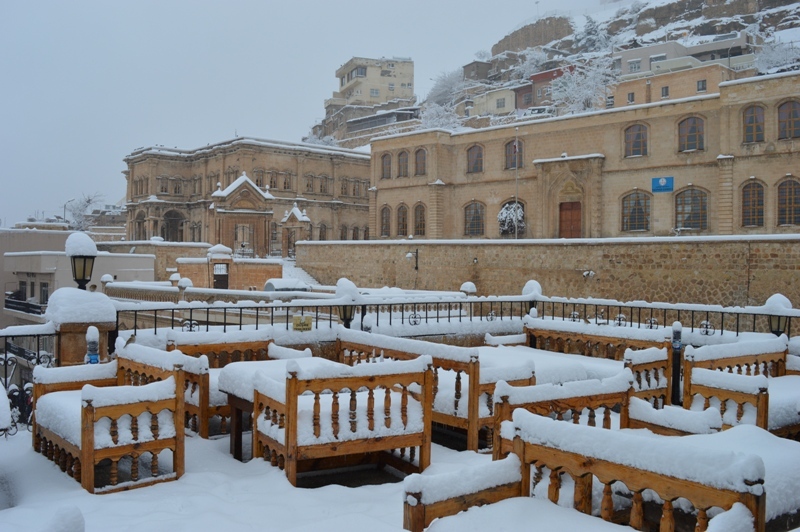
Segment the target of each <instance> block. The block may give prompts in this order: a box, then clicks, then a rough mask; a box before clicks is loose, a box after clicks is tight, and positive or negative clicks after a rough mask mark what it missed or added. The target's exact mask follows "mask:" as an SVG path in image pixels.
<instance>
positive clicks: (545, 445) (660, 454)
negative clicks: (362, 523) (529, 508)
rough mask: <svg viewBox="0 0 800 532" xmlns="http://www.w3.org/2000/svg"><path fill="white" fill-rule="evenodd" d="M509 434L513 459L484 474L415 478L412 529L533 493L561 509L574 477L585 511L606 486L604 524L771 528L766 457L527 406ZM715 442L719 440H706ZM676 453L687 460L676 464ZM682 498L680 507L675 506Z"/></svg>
mask: <svg viewBox="0 0 800 532" xmlns="http://www.w3.org/2000/svg"><path fill="white" fill-rule="evenodd" d="M500 430H501V431H502V437H503V438H504V439H508V440H511V444H510V447H511V448H512V449H513V454H512V455H510V456H509V457H508V458H506V459H503V460H498V461H493V462H492V463H490V464H484V465H482V466H480V467H479V468H475V471H472V470H464V469H461V470H459V471H457V472H453V473H447V474H440V475H430V476H428V475H411V476H409V477H407V478H406V479H405V481H404V490H405V502H404V515H403V525H404V528H405V529H406V530H412V531H421V530H424V529H425V528H426V527H427V526H428V525H429V524H430V523H431V521H433V520H434V519H436V518H442V517H447V516H450V515H454V514H456V513H458V512H461V511H463V510H466V509H468V508H469V507H470V506H477V505H484V504H490V503H493V502H497V501H499V500H502V499H506V498H509V497H530V496H531V494H533V495H534V496H536V497H543V496H546V497H547V498H548V499H550V501H552V502H555V503H557V502H558V500H559V497H560V491H561V486H562V479H561V477H562V475H564V474H568V475H569V476H570V477H572V480H573V483H574V494H573V507H574V508H575V509H576V510H578V511H580V512H582V513H584V514H591V512H592V503H593V490H592V485H593V483H594V481H595V479H596V480H597V481H599V482H600V483H601V484H602V485H603V489H602V497H601V498H600V500H599V501H598V500H595V501H594V502H595V505H598V504H597V503H599V508H600V516H601V518H602V519H604V520H606V521H611V520H612V519H613V520H614V521H615V522H624V523H628V524H629V525H630V526H631V527H632V528H635V529H637V530H643V529H645V527H647V529H648V530H653V529H655V528H656V527H658V528H659V529H660V530H662V531H672V530H675V523H676V518H678V519H687V520H689V521H695V522H696V528H695V530H697V531H701V532H702V531H705V530H706V529H707V528H708V525H709V518H708V511H709V510H710V509H711V508H720V509H722V510H726V511H734V512H736V513H737V516H740V517H741V516H744V517H745V518H749V517H752V519H753V523H754V529H755V530H756V531H758V532H763V531H764V529H765V523H766V514H767V511H766V510H767V508H766V503H767V497H766V496H765V488H764V478H765V466H764V461H763V460H762V458H761V457H759V456H756V455H754V454H744V453H741V452H731V451H726V450H725V449H724V447H720V446H716V447H713V443H712V442H711V440H709V446H710V447H712V448H706V447H703V446H702V445H698V443H699V442H697V443H695V442H696V441H697V440H694V441H693V440H691V438H700V436H691V437H687V438H669V439H665V438H660V437H654V436H644V435H639V434H636V433H633V432H627V431H624V432H623V431H611V430H597V429H595V428H591V427H587V426H584V425H574V424H571V423H563V422H559V421H556V420H553V419H550V418H547V417H544V416H539V415H536V414H532V413H530V412H526V411H524V410H522V409H517V410H515V411H514V414H513V420H512V421H506V422H504V423H503V424H502V426H501V427H500ZM734 430H737V429H734ZM715 436H719V435H711V436H702V437H703V438H714V437H715ZM743 437H745V438H747V437H748V436H747V435H743ZM503 445H504V446H506V444H505V443H504V444H503ZM675 456H680V457H681V459H680V460H675V459H674V457H675ZM531 474H533V476H532V477H531ZM614 483H623V484H624V485H625V487H622V486H620V485H619V484H617V485H616V486H614V487H613V488H612V485H613V484H614ZM615 491H616V492H620V493H625V494H627V496H626V499H627V500H630V501H631V502H630V503H629V505H619V504H615V501H614V499H613V497H612V495H613V494H614V492H615ZM545 494H546V495H545ZM653 494H655V495H657V496H658V499H656V498H654V497H653ZM679 498H680V499H682V502H681V504H680V505H678V506H679V508H680V509H678V508H676V507H674V506H673V502H674V501H676V500H677V499H679ZM662 501H663V502H662ZM686 503H688V504H689V505H691V507H692V509H691V510H690V511H689V512H686V511H685V510H687V509H688V508H687V504H686ZM648 504H649V505H654V504H658V505H661V516H660V520H659V522H658V523H655V522H647V521H646V513H645V506H646V505H648ZM626 506H627V507H626ZM677 514H681V515H680V516H678V515H677ZM720 515H724V514H720ZM719 518H720V517H719V516H716V517H714V519H719ZM520 525H522V523H520Z"/></svg>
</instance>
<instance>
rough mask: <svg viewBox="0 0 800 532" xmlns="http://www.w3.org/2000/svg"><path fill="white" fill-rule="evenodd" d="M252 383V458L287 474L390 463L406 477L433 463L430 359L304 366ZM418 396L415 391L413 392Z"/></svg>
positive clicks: (293, 363)
mask: <svg viewBox="0 0 800 532" xmlns="http://www.w3.org/2000/svg"><path fill="white" fill-rule="evenodd" d="M285 371H286V373H285V375H284V377H283V378H280V379H276V378H274V377H275V375H274V372H263V371H261V372H259V373H258V374H257V376H256V382H255V397H254V403H253V404H254V408H255V409H254V415H253V449H254V452H253V455H254V456H261V457H263V458H264V459H265V460H267V461H269V462H270V463H271V464H272V465H274V466H279V467H281V468H282V469H284V471H285V472H286V477H287V478H288V479H289V482H290V483H291V484H292V485H295V486H296V485H297V475H298V473H302V472H304V471H319V470H322V469H331V468H339V467H346V466H352V465H360V464H370V463H377V464H381V465H382V464H389V465H391V466H392V467H394V468H395V469H398V470H400V471H403V472H406V473H413V472H419V471H422V470H424V469H425V468H426V467H427V466H428V465H429V464H430V457H431V455H430V453H431V405H432V400H431V397H432V391H433V374H432V370H431V358H430V357H428V356H421V357H418V358H416V359H415V360H409V361H387V362H385V363H382V364H362V365H358V366H354V367H351V366H347V365H344V364H334V365H333V366H329V365H328V366H317V367H311V368H308V367H307V368H303V367H302V366H301V365H300V364H298V363H297V361H291V362H289V363H288V364H286V366H285ZM414 388H416V389H417V390H419V391H418V392H417V393H412V389H414Z"/></svg>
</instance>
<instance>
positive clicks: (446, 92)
mask: <svg viewBox="0 0 800 532" xmlns="http://www.w3.org/2000/svg"><path fill="white" fill-rule="evenodd" d="M465 85H466V82H465V81H464V71H463V70H462V69H460V68H457V69H455V70H451V71H450V72H442V73H441V74H439V76H438V77H437V78H436V80H435V81H434V82H433V87H432V88H431V91H430V92H429V93H428V97H427V98H425V101H426V102H428V103H435V104H438V105H452V104H453V99H454V97H455V95H456V94H457V93H458V92H459V91H460V90H461V89H463V88H464V87H465Z"/></svg>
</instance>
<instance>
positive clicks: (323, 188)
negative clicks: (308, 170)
mask: <svg viewBox="0 0 800 532" xmlns="http://www.w3.org/2000/svg"><path fill="white" fill-rule="evenodd" d="M319 193H320V194H327V193H328V176H326V175H323V176H320V178H319Z"/></svg>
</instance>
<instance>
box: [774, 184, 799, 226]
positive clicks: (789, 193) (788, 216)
mask: <svg viewBox="0 0 800 532" xmlns="http://www.w3.org/2000/svg"><path fill="white" fill-rule="evenodd" d="M778 225H800V181H797V180H796V179H787V180H786V181H784V182H783V183H781V184H780V185H778Z"/></svg>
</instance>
